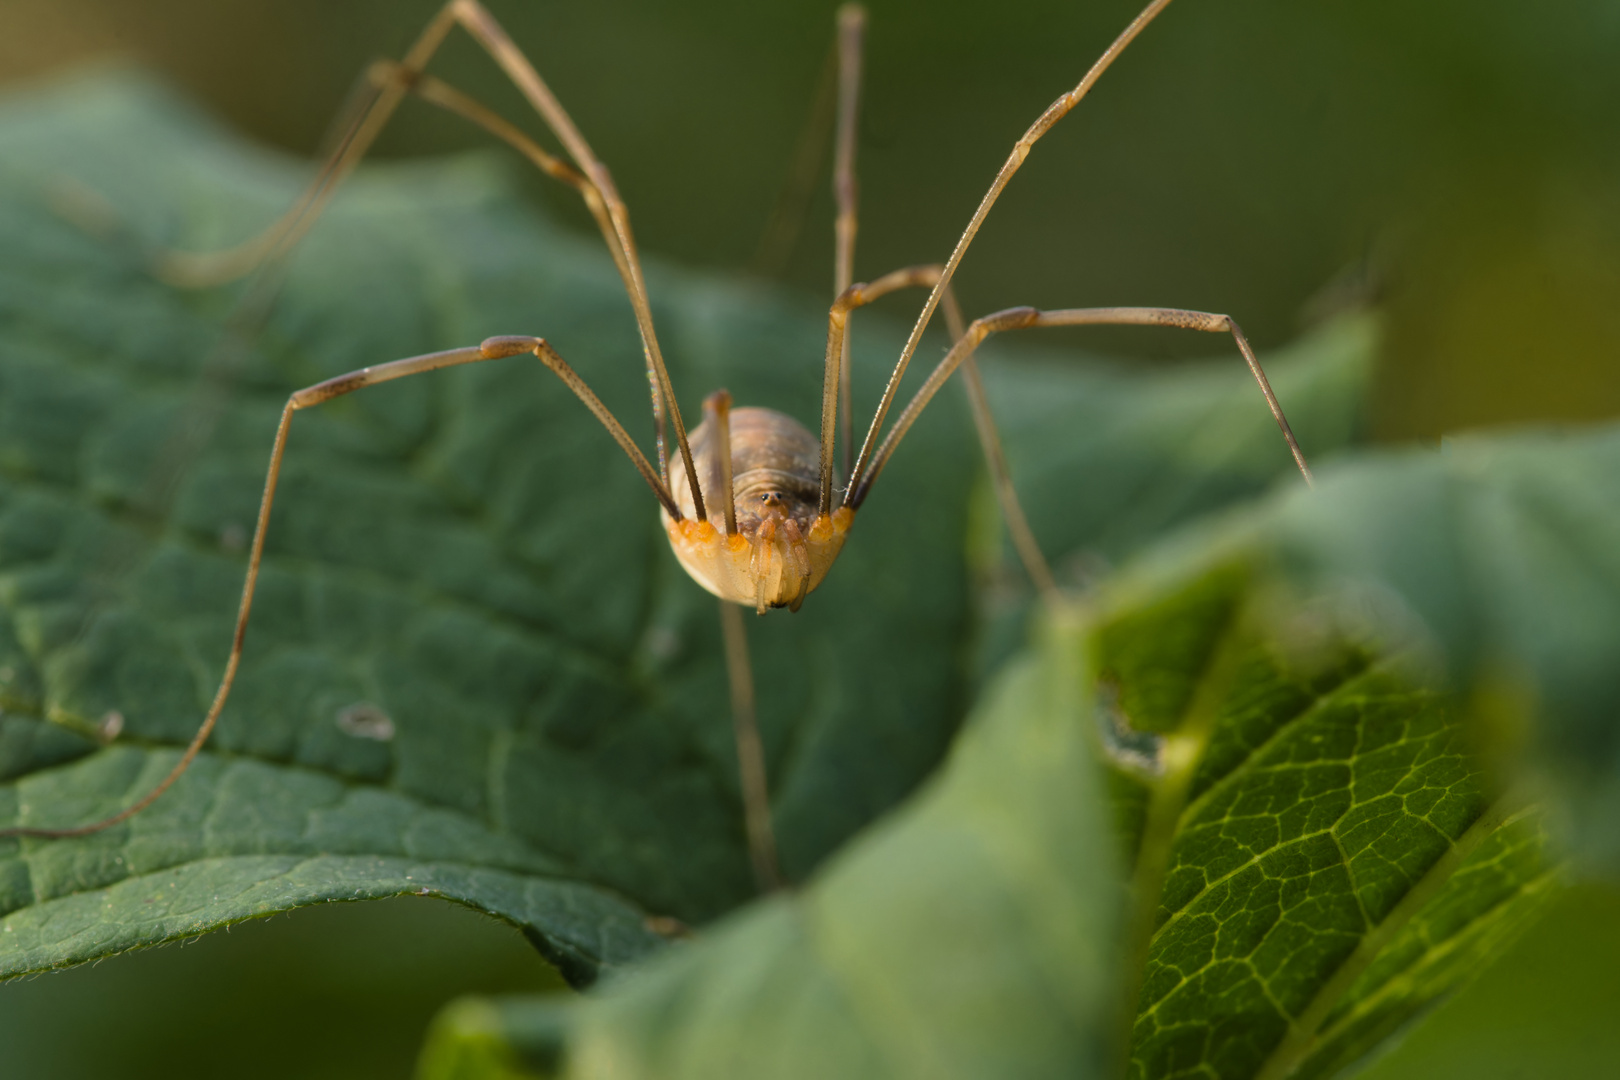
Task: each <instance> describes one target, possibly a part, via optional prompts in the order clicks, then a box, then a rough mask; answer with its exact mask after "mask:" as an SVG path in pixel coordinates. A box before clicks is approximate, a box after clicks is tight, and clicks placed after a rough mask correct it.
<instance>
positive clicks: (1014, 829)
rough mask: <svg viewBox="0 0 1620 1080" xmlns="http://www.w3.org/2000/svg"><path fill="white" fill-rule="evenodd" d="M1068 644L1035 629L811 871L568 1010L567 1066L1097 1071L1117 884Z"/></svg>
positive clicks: (743, 1071)
mask: <svg viewBox="0 0 1620 1080" xmlns="http://www.w3.org/2000/svg"><path fill="white" fill-rule="evenodd" d="M1079 644H1080V639H1079V636H1078V634H1077V631H1076V628H1075V627H1074V626H1073V625H1067V626H1066V625H1063V624H1061V623H1058V624H1056V625H1053V626H1051V627H1049V628H1048V630H1047V634H1046V640H1045V641H1044V642H1043V643H1042V645H1041V647H1040V649H1039V651H1038V654H1037V655H1035V656H1033V657H1028V658H1026V659H1024V660H1023V661H1021V662H1019V663H1017V664H1015V665H1013V666H1012V667H1011V669H1010V670H1009V671H1007V672H1006V673H1004V674H1003V675H1002V676H1001V677H999V678H998V680H997V681H996V683H995V685H994V687H993V688H992V690H991V691H990V693H989V694H988V696H987V698H986V700H985V701H984V703H983V704H982V705H981V707H980V708H979V709H977V710H976V711H975V713H974V714H973V716H972V717H971V718H970V720H969V722H968V724H967V726H966V728H965V729H964V731H963V733H962V735H961V736H960V737H959V739H958V740H957V744H956V746H955V747H954V749H953V751H952V754H951V758H950V760H949V762H948V763H947V764H946V766H945V768H944V769H943V771H942V772H941V774H940V775H939V776H938V777H937V778H936V779H935V780H934V781H933V782H932V783H931V784H930V785H929V786H928V788H927V789H926V790H925V791H924V792H922V793H921V794H920V795H919V796H917V797H916V798H915V799H914V800H913V801H912V802H911V803H910V804H908V806H907V807H906V808H905V809H904V810H902V811H901V812H899V813H897V814H895V815H894V816H892V817H890V818H889V819H887V820H886V821H885V822H883V823H882V824H881V825H879V826H877V827H876V828H874V829H872V830H871V831H869V832H867V833H866V834H864V835H863V836H862V837H861V838H860V839H859V840H858V841H856V842H855V843H853V844H852V845H850V847H848V848H847V849H846V850H845V851H843V852H842V853H840V855H839V856H838V857H837V858H836V859H834V860H833V861H832V862H831V864H830V865H829V866H828V867H827V868H826V870H825V871H824V872H823V873H822V874H821V875H819V876H818V878H817V880H816V881H815V883H814V884H812V885H811V886H810V887H809V888H807V889H805V890H804V891H803V892H801V893H798V894H796V895H793V896H782V897H776V898H772V899H770V900H767V901H764V902H762V903H760V904H757V905H755V907H753V908H752V909H750V910H749V911H748V912H747V913H746V914H744V915H742V916H740V917H738V918H737V919H735V920H733V921H731V922H729V923H727V924H726V925H725V926H723V927H722V928H718V929H716V930H715V931H714V932H713V933H712V934H708V935H705V936H704V939H703V940H702V941H700V942H698V943H696V944H693V945H690V946H682V947H679V948H677V949H674V950H671V951H670V952H669V953H667V954H666V955H665V956H663V957H661V958H660V959H659V961H657V962H655V963H654V964H652V965H650V966H649V967H648V968H647V969H645V970H643V971H642V972H640V973H638V974H637V975H636V976H634V977H632V978H630V979H627V980H625V981H624V982H623V983H622V984H621V985H616V986H615V987H613V988H610V989H609V990H608V991H607V992H606V993H605V994H604V995H603V996H601V997H600V998H598V999H597V1000H595V1001H594V1002H592V1003H591V1004H590V1005H589V1006H588V1007H587V1008H585V1009H584V1010H582V1012H581V1015H580V1016H579V1018H578V1020H577V1026H576V1027H575V1037H574V1040H573V1042H572V1044H571V1047H570V1062H571V1071H570V1075H572V1076H579V1077H596V1076H614V1077H624V1078H629V1077H651V1076H661V1077H662V1076H669V1077H700V1076H701V1077H712V1076H806V1077H809V1076H840V1077H862V1076H872V1077H908V1076H916V1077H923V1076H928V1077H950V1076H963V1077H968V1076H975V1077H976V1076H1005V1077H1013V1076H1100V1075H1103V1074H1104V1070H1105V1069H1106V1068H1107V1065H1108V1062H1109V1059H1110V1056H1111V1054H1110V1051H1111V1037H1112V1035H1113V1029H1114V1027H1115V1024H1116V1016H1115V1009H1116V1003H1115V1000H1114V997H1113V995H1112V992H1111V991H1112V989H1113V984H1114V981H1115V964H1114V961H1115V957H1114V948H1113V941H1114V924H1115V920H1116V917H1117V907H1118V903H1117V893H1116V892H1115V891H1114V890H1113V889H1112V888H1110V886H1109V881H1110V878H1111V877H1112V867H1111V863H1112V859H1111V842H1110V840H1109V830H1108V828H1107V816H1106V804H1105V803H1104V801H1103V799H1102V791H1101V787H1100V779H1101V777H1100V775H1099V773H1098V771H1097V770H1096V768H1095V766H1094V764H1093V762H1092V760H1091V752H1090V741H1091V740H1090V737H1089V729H1090V723H1089V718H1088V715H1087V712H1088V711H1087V709H1086V707H1085V702H1084V698H1083V697H1082V696H1081V694H1080V691H1081V690H1082V689H1083V684H1082V680H1081V672H1080V670H1079V662H1080V653H1081V650H1080V647H1079Z"/></svg>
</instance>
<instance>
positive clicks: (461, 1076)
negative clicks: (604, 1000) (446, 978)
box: [416, 995, 568, 1080]
mask: <svg viewBox="0 0 1620 1080" xmlns="http://www.w3.org/2000/svg"><path fill="white" fill-rule="evenodd" d="M567 1014H568V1005H567V1004H565V1003H564V1002H563V1001H562V1000H560V999H558V998H556V997H545V996H534V995H530V996H516V995H513V996H509V997H497V998H461V999H459V1000H457V1001H453V1002H451V1003H450V1004H449V1005H447V1006H445V1008H444V1010H443V1011H442V1012H440V1013H439V1015H438V1017H436V1018H435V1019H434V1021H433V1026H432V1028H431V1029H429V1031H428V1038H427V1045H426V1046H424V1047H423V1048H422V1055H421V1057H420V1059H419V1060H418V1061H417V1066H416V1080H523V1078H525V1077H534V1078H536V1080H539V1078H542V1077H550V1076H555V1075H557V1070H558V1068H559V1067H560V1066H561V1059H562V1049H563V1037H564V1033H565V1030H566V1017H567Z"/></svg>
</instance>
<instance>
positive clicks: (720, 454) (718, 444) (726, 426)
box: [703, 390, 737, 536]
mask: <svg viewBox="0 0 1620 1080" xmlns="http://www.w3.org/2000/svg"><path fill="white" fill-rule="evenodd" d="M703 416H704V419H706V420H708V421H709V422H710V423H712V424H713V425H714V450H715V453H714V473H715V475H714V485H715V490H716V491H718V492H719V493H720V507H721V510H722V511H723V513H724V515H725V522H726V535H727V536H736V535H737V498H736V493H735V492H734V491H732V483H731V395H730V394H729V393H728V392H726V391H724V390H716V391H715V392H714V393H712V394H710V395H709V396H708V397H706V398H704V399H703Z"/></svg>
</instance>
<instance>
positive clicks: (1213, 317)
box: [845, 307, 1313, 508]
mask: <svg viewBox="0 0 1620 1080" xmlns="http://www.w3.org/2000/svg"><path fill="white" fill-rule="evenodd" d="M1037 326H1173V327H1177V328H1179V329H1183V330H1202V331H1205V332H1206V333H1215V334H1220V333H1229V334H1231V335H1232V339H1233V340H1234V341H1235V342H1237V347H1238V351H1239V352H1241V353H1242V354H1243V359H1244V361H1245V362H1246V363H1247V364H1248V365H1249V371H1250V373H1251V374H1253V375H1254V378H1255V382H1257V383H1258V384H1259V385H1260V392H1261V393H1262V394H1264V395H1265V399H1266V404H1267V406H1269V407H1270V409H1271V415H1272V418H1273V419H1275V420H1276V421H1277V427H1278V428H1279V429H1280V430H1281V431H1282V435H1283V440H1284V441H1285V442H1287V444H1288V451H1289V453H1290V454H1292V455H1293V457H1294V464H1295V465H1297V466H1298V467H1299V471H1300V475H1302V476H1303V477H1304V478H1305V483H1306V484H1307V485H1308V484H1311V483H1312V482H1313V481H1312V479H1311V470H1310V466H1308V465H1307V464H1306V463H1305V454H1304V452H1303V451H1301V450H1300V448H1299V442H1298V441H1297V440H1296V439H1295V438H1294V432H1293V429H1292V428H1290V427H1289V426H1288V418H1287V417H1286V416H1284V415H1283V410H1282V405H1281V403H1279V402H1278V401H1277V395H1276V394H1275V393H1273V392H1272V389H1271V382H1270V380H1268V379H1267V378H1266V373H1265V371H1264V370H1263V369H1262V368H1261V367H1260V360H1259V358H1258V357H1256V356H1255V355H1254V350H1253V349H1251V348H1250V347H1249V341H1248V339H1247V338H1246V337H1244V336H1243V331H1242V330H1241V329H1239V328H1238V324H1237V322H1236V321H1234V320H1233V319H1232V317H1231V316H1230V315H1217V314H1213V313H1211V312H1207V311H1185V310H1182V309H1180V308H1125V307H1117V308H1069V309H1065V310H1061V311H1040V310H1037V309H1036V308H1032V307H1022V308H1008V309H1006V310H1005V311H997V312H995V313H994V314H991V315H986V316H984V317H983V318H982V319H975V320H974V321H973V323H972V325H970V326H969V327H968V328H967V333H966V334H965V335H963V337H962V339H961V340H960V341H958V342H957V343H956V344H955V345H953V346H951V351H950V352H949V353H947V354H946V355H945V359H943V360H941V361H940V362H939V366H938V367H936V368H935V369H934V370H933V373H932V374H930V375H929V376H928V381H927V382H925V383H923V385H922V387H921V388H920V389H918V391H917V394H916V396H915V397H913V398H912V399H911V402H910V404H908V405H907V406H906V408H905V411H904V412H902V413H901V414H900V417H899V419H897V420H895V422H894V427H893V428H891V429H890V431H889V434H888V436H887V437H886V438H884V440H883V444H882V445H881V446H880V447H879V448H878V451H877V453H876V455H875V456H874V457H873V458H872V467H871V468H870V469H868V470H867V472H866V473H865V474H864V475H863V476H862V478H861V481H860V484H859V486H858V487H851V489H850V491H849V494H848V495H847V496H846V497H845V505H847V506H849V507H851V508H859V506H860V505H861V503H862V502H864V501H865V499H866V496H867V493H868V492H869V491H871V488H872V484H873V483H874V482H875V481H876V480H877V478H878V474H879V473H881V472H882V471H883V466H884V465H885V464H886V463H887V462H888V460H889V457H890V455H892V454H893V453H894V450H895V447H897V446H899V445H900V440H901V439H903V438H904V437H905V434H906V432H907V431H908V430H910V428H911V425H912V424H914V423H916V421H917V417H918V416H919V415H920V414H921V413H922V411H923V409H924V408H926V407H927V405H928V403H929V402H930V401H931V400H933V397H934V395H935V394H937V393H939V388H940V387H941V386H944V385H945V380H946V379H949V378H950V377H951V373H952V372H954V371H955V370H956V369H957V367H958V366H959V365H961V364H962V362H963V361H965V360H966V359H967V358H968V357H970V356H972V355H973V351H974V350H975V349H977V348H978V347H979V345H980V344H981V343H982V342H983V341H984V339H985V338H987V337H989V336H990V335H991V334H997V333H1001V332H1002V331H1004V330H1023V329H1026V328H1029V327H1037Z"/></svg>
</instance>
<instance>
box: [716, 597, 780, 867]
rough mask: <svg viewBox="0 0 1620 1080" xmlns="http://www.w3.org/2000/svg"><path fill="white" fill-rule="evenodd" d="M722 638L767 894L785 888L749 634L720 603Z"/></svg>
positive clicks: (746, 821)
mask: <svg viewBox="0 0 1620 1080" xmlns="http://www.w3.org/2000/svg"><path fill="white" fill-rule="evenodd" d="M720 632H721V635H722V636H723V637H724V638H725V642H726V675H727V676H728V678H729V681H730V683H731V724H732V733H733V735H734V736H735V738H736V742H737V772H738V778H739V779H740V780H741V782H742V798H743V826H744V828H745V829H746V830H747V833H748V857H749V861H751V862H752V863H753V866H754V880H755V881H756V882H758V883H759V887H760V889H761V890H762V891H764V892H772V891H774V890H776V889H779V888H781V887H782V872H781V870H780V869H778V867H777V862H776V834H775V832H774V831H773V830H772V828H771V795H770V790H769V789H768V788H767V787H766V783H765V746H764V743H762V742H761V741H760V737H759V723H758V721H757V719H756V717H755V712H754V671H753V668H752V667H751V666H750V664H749V661H748V630H747V628H746V627H745V626H744V625H743V617H742V608H740V607H738V606H737V605H736V604H731V603H727V602H726V601H724V600H721V601H720Z"/></svg>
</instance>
